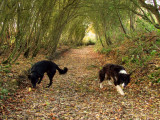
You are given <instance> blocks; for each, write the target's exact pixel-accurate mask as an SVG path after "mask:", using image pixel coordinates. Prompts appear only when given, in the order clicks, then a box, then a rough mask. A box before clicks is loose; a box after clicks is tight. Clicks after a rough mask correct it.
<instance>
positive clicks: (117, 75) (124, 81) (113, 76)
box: [99, 64, 131, 95]
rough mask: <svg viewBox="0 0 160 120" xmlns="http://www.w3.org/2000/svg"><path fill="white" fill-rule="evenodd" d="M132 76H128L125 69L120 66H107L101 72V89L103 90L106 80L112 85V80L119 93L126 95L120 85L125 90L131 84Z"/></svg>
mask: <svg viewBox="0 0 160 120" xmlns="http://www.w3.org/2000/svg"><path fill="white" fill-rule="evenodd" d="M130 75H131V74H127V72H126V70H125V68H124V67H122V66H120V65H115V64H106V65H105V66H103V68H102V69H101V70H100V71H99V79H100V88H103V85H102V82H103V81H104V80H105V78H106V79H107V80H108V84H109V85H112V82H111V80H112V81H113V83H114V85H115V87H116V89H117V91H118V92H119V93H120V94H121V95H125V94H124V92H123V90H122V88H121V87H120V85H122V87H124V88H125V87H126V86H127V85H128V83H130Z"/></svg>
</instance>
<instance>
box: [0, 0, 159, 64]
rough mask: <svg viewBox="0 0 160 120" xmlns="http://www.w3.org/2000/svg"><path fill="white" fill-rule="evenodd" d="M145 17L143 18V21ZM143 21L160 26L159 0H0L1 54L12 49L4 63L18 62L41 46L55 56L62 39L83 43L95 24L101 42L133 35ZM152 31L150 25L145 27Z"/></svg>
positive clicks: (153, 26)
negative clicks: (120, 36)
mask: <svg viewBox="0 0 160 120" xmlns="http://www.w3.org/2000/svg"><path fill="white" fill-rule="evenodd" d="M142 20H143V21H142ZM137 21H139V23H140V24H142V26H143V24H144V23H146V24H147V23H148V24H150V25H152V28H153V29H157V30H158V29H160V14H159V4H158V2H157V1H156V0H153V1H147V0H87V1H83V0H54V1H53V0H41V1H39V0H27V1H24V0H1V1H0V53H1V54H2V53H4V52H6V51H9V56H8V58H7V59H6V60H5V61H4V63H13V62H15V61H16V60H17V59H18V57H19V56H20V54H21V53H24V56H25V57H26V58H28V57H29V56H31V57H35V56H36V55H37V54H38V52H39V50H40V49H41V48H45V49H46V50H47V51H48V55H50V56H52V55H53V54H54V52H55V51H56V49H57V46H58V44H59V43H60V42H62V43H65V44H74V45H81V44H82V40H83V38H84V36H85V34H86V30H87V28H88V27H89V25H90V24H92V26H93V29H94V31H95V34H96V36H97V40H99V41H100V43H101V45H102V46H103V47H104V46H105V45H107V46H110V45H112V44H113V43H115V42H117V40H116V39H111V38H113V36H114V37H116V36H118V35H122V34H123V35H124V36H125V37H127V38H130V37H131V35H130V33H131V32H133V31H138V30H139V28H138V26H137V24H139V23H137ZM144 28H145V29H146V30H149V29H148V28H147V26H145V27H144Z"/></svg>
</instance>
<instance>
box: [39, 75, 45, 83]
mask: <svg viewBox="0 0 160 120" xmlns="http://www.w3.org/2000/svg"><path fill="white" fill-rule="evenodd" d="M43 76H44V75H43ZM43 76H41V77H40V80H39V81H38V84H40V83H41V81H42V79H43Z"/></svg>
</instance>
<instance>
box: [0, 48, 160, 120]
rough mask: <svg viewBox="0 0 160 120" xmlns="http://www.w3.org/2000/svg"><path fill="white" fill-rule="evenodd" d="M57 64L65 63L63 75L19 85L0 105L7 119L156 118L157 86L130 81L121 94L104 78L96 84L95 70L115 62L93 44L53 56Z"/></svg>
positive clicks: (96, 73) (157, 112) (118, 119)
mask: <svg viewBox="0 0 160 120" xmlns="http://www.w3.org/2000/svg"><path fill="white" fill-rule="evenodd" d="M54 62H55V63H57V64H58V65H59V66H60V68H63V67H68V69H69V71H68V72H67V74H65V75H59V74H58V72H57V73H56V75H55V77H54V78H53V84H52V86H51V87H50V88H45V87H46V85H47V84H48V83H49V79H48V77H47V76H46V75H45V76H44V78H43V80H42V82H41V84H40V85H37V88H36V89H35V90H33V89H32V90H31V91H30V89H29V88H30V87H31V86H27V87H26V88H24V89H19V90H18V91H17V92H16V93H15V94H14V96H12V98H10V100H9V101H10V102H7V101H6V102H5V105H6V106H5V105H4V106H3V107H4V108H5V109H6V110H7V111H8V113H7V112H6V113H3V114H2V117H3V118H4V119H9V120H14V119H15V120H17V119H18V120H19V119H22V120H55V119H57V120H63V119H65V120H72V119H73V120H80V119H82V120H88V119H90V120H96V119H97V120H105V119H106V120H108V119H111V120H115V119H116V120H121V119H124V120H127V119H136V118H137V119H157V120H158V119H159V118H160V111H159V110H160V109H159V108H160V106H159V105H160V99H159V91H158V88H154V89H151V88H147V86H146V87H144V86H138V85H135V84H131V85H130V86H129V87H128V88H126V89H125V90H124V92H125V93H126V95H125V96H121V95H120V94H119V93H118V92H117V91H116V89H115V88H114V86H109V85H108V84H107V82H104V89H100V88H99V81H98V71H99V69H100V66H102V65H104V64H105V63H111V62H112V63H114V62H115V61H114V60H112V59H111V58H107V59H106V58H105V57H104V56H103V55H100V54H98V53H96V52H94V48H93V46H87V47H82V48H79V49H70V50H69V51H67V52H65V53H63V54H62V55H61V57H60V58H59V59H56V60H54Z"/></svg>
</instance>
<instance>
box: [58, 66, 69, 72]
mask: <svg viewBox="0 0 160 120" xmlns="http://www.w3.org/2000/svg"><path fill="white" fill-rule="evenodd" d="M56 69H57V70H58V72H59V74H65V73H67V71H68V68H67V67H64V69H63V70H62V69H60V68H59V67H58V65H57V66H56Z"/></svg>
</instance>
